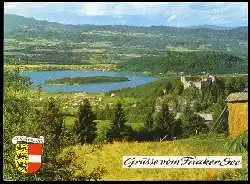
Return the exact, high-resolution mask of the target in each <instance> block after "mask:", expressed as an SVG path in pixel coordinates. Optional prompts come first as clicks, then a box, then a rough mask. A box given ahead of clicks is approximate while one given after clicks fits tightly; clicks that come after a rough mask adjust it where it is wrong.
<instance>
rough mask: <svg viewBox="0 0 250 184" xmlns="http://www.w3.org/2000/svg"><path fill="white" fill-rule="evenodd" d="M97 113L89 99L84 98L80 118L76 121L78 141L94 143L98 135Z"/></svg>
mask: <svg viewBox="0 0 250 184" xmlns="http://www.w3.org/2000/svg"><path fill="white" fill-rule="evenodd" d="M95 119H96V115H95V114H94V113H93V111H92V110H91V106H90V104H89V101H88V99H84V102H83V104H82V105H81V106H80V108H79V113H78V120H76V121H75V126H74V132H75V135H76V139H77V140H76V142H78V143H81V144H83V143H92V142H93V141H94V139H95V137H96V122H94V120H95Z"/></svg>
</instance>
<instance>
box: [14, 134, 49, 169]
mask: <svg viewBox="0 0 250 184" xmlns="http://www.w3.org/2000/svg"><path fill="white" fill-rule="evenodd" d="M18 142H20V143H18ZM12 143H13V144H15V145H16V151H15V153H16V154H15V165H16V167H17V169H18V170H19V171H20V172H22V173H29V174H33V173H36V172H38V171H39V169H40V168H41V166H42V146H43V143H44V137H43V136H40V137H39V138H32V137H26V136H15V137H14V138H13V139H12Z"/></svg>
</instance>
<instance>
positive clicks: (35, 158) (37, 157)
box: [27, 144, 42, 173]
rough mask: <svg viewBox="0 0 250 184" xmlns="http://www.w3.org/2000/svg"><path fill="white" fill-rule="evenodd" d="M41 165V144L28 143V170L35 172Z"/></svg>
mask: <svg viewBox="0 0 250 184" xmlns="http://www.w3.org/2000/svg"><path fill="white" fill-rule="evenodd" d="M41 166H42V144H28V172H27V173H35V172H37V171H38V170H39V169H40V168H41Z"/></svg>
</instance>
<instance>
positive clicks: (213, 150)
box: [62, 135, 248, 180]
mask: <svg viewBox="0 0 250 184" xmlns="http://www.w3.org/2000/svg"><path fill="white" fill-rule="evenodd" d="M227 142H228V140H227V138H224V137H223V136H218V135H217V136H208V135H200V136H196V137H192V138H187V139H182V140H175V141H165V142H141V143H139V142H130V143H129V142H114V143H113V144H104V145H103V146H102V147H101V148H100V149H97V150H95V151H94V152H91V151H90V147H89V146H88V145H83V146H74V147H69V148H66V149H65V150H64V152H62V154H65V153H66V152H67V151H69V150H73V151H74V152H75V153H76V157H77V159H76V162H77V163H84V162H86V168H87V170H89V171H90V170H92V169H93V168H95V167H97V166H103V167H104V168H105V169H106V174H105V175H104V177H103V179H104V180H233V179H242V172H243V170H242V169H134V168H133V169H125V168H122V157H123V156H125V155H137V156H139V155H150V156H153V155H155V156H170V155H172V156H174V155H183V156H188V155H190V156H198V155H204V156H208V155H218V156H219V155H221V156H222V155H234V156H236V155H243V168H244V169H247V162H248V157H247V153H228V152H227V149H226V147H225V145H226V143H227ZM76 172H77V171H76Z"/></svg>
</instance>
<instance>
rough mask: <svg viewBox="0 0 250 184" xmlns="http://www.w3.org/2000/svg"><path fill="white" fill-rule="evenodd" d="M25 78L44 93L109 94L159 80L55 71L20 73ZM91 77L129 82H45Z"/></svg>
mask: <svg viewBox="0 0 250 184" xmlns="http://www.w3.org/2000/svg"><path fill="white" fill-rule="evenodd" d="M20 74H21V75H23V76H28V77H30V79H31V81H32V82H33V85H34V86H36V85H38V84H41V85H42V87H43V90H44V91H53V92H58V91H63V92H74V91H78V92H108V91H112V90H116V89H121V88H127V87H136V86H138V85H140V84H145V83H150V82H152V81H154V80H157V79H158V78H157V77H152V76H146V75H142V74H141V75H138V74H134V73H124V72H108V71H91V70H63V71H62V70H58V71H57V70H53V71H24V72H20ZM90 76H92V77H93V76H111V77H121V76H122V77H127V78H128V79H129V81H121V82H105V83H89V84H80V85H47V84H45V83H44V82H45V81H46V80H50V79H57V78H63V77H90Z"/></svg>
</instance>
